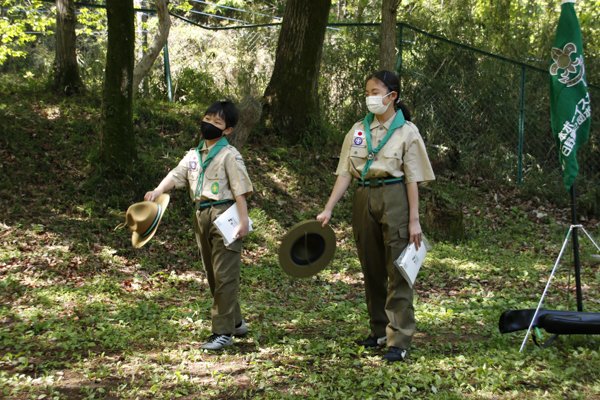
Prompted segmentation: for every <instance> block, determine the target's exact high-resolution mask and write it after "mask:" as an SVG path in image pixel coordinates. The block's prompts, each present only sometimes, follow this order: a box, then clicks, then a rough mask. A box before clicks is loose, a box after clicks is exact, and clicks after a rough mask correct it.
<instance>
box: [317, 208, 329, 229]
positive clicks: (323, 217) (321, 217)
mask: <svg viewBox="0 0 600 400" xmlns="http://www.w3.org/2000/svg"><path fill="white" fill-rule="evenodd" d="M330 220H331V211H328V210H323V212H322V213H321V214H319V215H317V221H321V222H322V223H323V228H325V225H327V223H329V221H330Z"/></svg>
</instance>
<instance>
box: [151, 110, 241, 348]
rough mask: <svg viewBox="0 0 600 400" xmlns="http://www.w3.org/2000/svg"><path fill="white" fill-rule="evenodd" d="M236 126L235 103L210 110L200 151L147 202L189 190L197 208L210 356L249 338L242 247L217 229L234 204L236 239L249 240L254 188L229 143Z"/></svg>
mask: <svg viewBox="0 0 600 400" xmlns="http://www.w3.org/2000/svg"><path fill="white" fill-rule="evenodd" d="M237 121H238V112H237V109H236V108H235V106H234V105H233V103H232V102H231V101H218V102H216V103H213V104H212V105H211V106H210V107H208V109H207V110H206V113H205V114H204V118H203V120H202V124H201V127H200V131H201V133H202V137H203V138H204V140H203V141H202V142H201V143H200V146H198V147H197V148H196V149H191V150H190V151H189V152H188V153H187V154H186V155H185V157H183V159H182V160H181V162H180V163H179V165H178V166H177V167H175V168H174V169H173V170H172V171H171V172H169V174H168V175H167V176H166V177H165V178H164V179H163V180H162V182H161V183H160V185H158V187H157V188H156V189H154V190H153V191H151V192H148V193H146V195H145V197H144V199H145V200H147V201H154V199H155V198H156V197H158V196H159V195H161V194H162V193H163V192H165V191H167V190H169V189H171V188H173V187H183V186H189V188H190V196H191V197H192V200H193V201H194V202H196V214H195V216H194V231H195V233H196V240H197V242H198V246H199V247H200V253H201V254H202V263H203V264H204V269H205V270H206V278H207V279H208V283H209V286H210V291H211V293H212V295H213V302H212V308H211V318H212V335H211V336H210V338H209V339H208V342H207V343H205V344H203V345H202V348H203V349H208V350H220V349H222V348H223V347H226V346H231V345H232V344H233V338H232V336H243V335H245V334H246V333H247V332H248V328H247V327H246V324H245V323H244V320H243V319H242V313H241V310H240V305H239V303H238V288H239V283H240V267H241V264H242V259H241V251H242V241H241V240H236V241H235V242H233V243H231V244H230V245H229V246H225V243H224V241H223V236H222V235H221V233H220V232H219V230H218V229H217V228H216V226H215V225H214V224H213V222H214V220H215V219H216V218H217V217H218V216H219V215H220V214H222V213H223V212H224V211H226V210H227V209H228V208H229V207H230V206H231V205H232V204H233V203H236V207H237V209H238V211H239V215H240V224H239V225H238V226H237V228H236V231H235V232H234V235H233V236H234V237H239V238H242V237H244V236H246V235H248V231H249V226H248V225H249V224H248V208H247V205H246V197H248V196H250V195H251V194H252V182H251V181H250V178H249V177H248V172H247V171H246V167H245V166H244V161H243V159H242V156H241V155H240V153H239V152H238V151H237V150H236V148H235V147H233V146H230V145H229V143H228V142H227V139H225V136H227V135H228V134H230V133H231V132H232V131H233V127H234V126H235V125H236V123H237Z"/></svg>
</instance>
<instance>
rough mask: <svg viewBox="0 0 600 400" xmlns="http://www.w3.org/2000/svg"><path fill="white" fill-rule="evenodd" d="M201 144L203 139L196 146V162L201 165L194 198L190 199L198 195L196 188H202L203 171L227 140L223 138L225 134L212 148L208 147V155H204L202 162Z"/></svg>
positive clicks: (225, 144)
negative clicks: (204, 158)
mask: <svg viewBox="0 0 600 400" xmlns="http://www.w3.org/2000/svg"><path fill="white" fill-rule="evenodd" d="M203 145H204V140H203V141H201V142H200V145H199V146H198V147H196V154H197V155H198V164H200V165H201V168H202V171H200V177H198V183H197V184H196V191H195V192H194V198H193V199H192V200H196V197H198V188H200V190H202V185H203V184H204V171H206V168H207V167H208V164H210V162H211V161H212V159H213V158H214V157H215V156H216V155H217V153H218V152H219V151H221V149H222V148H223V147H225V146H228V145H229V142H228V141H227V139H225V136H223V137H222V138H221V139H220V140H219V141H218V142H217V143H215V145H214V146H213V148H212V149H210V151H209V152H208V155H207V156H206V160H204V162H202V157H200V149H202V146H203Z"/></svg>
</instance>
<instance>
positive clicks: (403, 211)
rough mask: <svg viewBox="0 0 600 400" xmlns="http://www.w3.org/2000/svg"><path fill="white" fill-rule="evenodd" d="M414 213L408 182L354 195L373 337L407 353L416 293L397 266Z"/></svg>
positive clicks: (355, 228)
mask: <svg viewBox="0 0 600 400" xmlns="http://www.w3.org/2000/svg"><path fill="white" fill-rule="evenodd" d="M408 222H409V208H408V197H407V193H406V185H405V184H404V183H403V182H400V183H394V184H387V185H384V186H378V187H375V186H374V187H370V186H364V187H363V186H359V187H358V188H357V189H356V191H355V192H354V203H353V213H352V229H353V231H354V240H355V242H356V247H357V250H358V258H359V259H360V264H361V266H362V270H363V274H364V279H365V297H366V300H367V308H368V310H369V317H370V324H371V335H372V336H374V337H377V338H380V337H384V336H387V345H388V346H390V347H392V346H393V347H399V348H401V349H408V348H409V346H410V343H411V341H412V338H413V335H414V333H415V313H414V307H413V290H412V289H411V288H410V286H409V285H408V282H406V280H405V279H404V277H403V276H402V274H401V273H400V272H399V271H398V270H397V269H396V267H395V266H394V260H396V259H397V258H398V257H399V256H400V254H401V253H402V251H403V250H404V248H405V247H406V246H407V245H408V241H409V238H410V236H409V234H408Z"/></svg>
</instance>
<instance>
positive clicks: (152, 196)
mask: <svg viewBox="0 0 600 400" xmlns="http://www.w3.org/2000/svg"><path fill="white" fill-rule="evenodd" d="M161 194H163V191H162V190H159V189H156V190H153V191H151V192H147V193H146V195H145V196H144V200H146V201H154V199H156V198H157V197H158V196H160V195H161Z"/></svg>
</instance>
